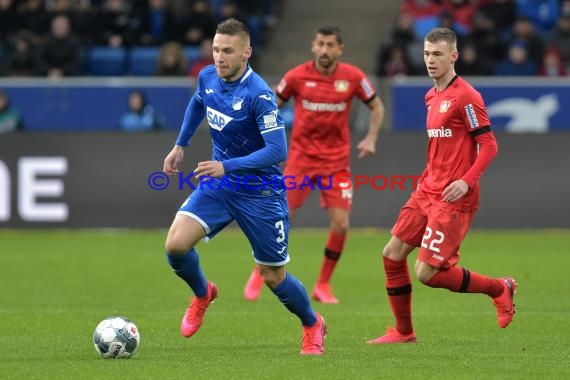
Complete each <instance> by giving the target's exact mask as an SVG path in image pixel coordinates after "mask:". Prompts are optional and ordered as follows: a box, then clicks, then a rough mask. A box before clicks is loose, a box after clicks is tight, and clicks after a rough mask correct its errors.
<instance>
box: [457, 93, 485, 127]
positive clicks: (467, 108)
mask: <svg viewBox="0 0 570 380" xmlns="http://www.w3.org/2000/svg"><path fill="white" fill-rule="evenodd" d="M459 113H460V116H461V118H462V119H463V125H465V128H466V129H467V132H469V133H472V132H479V130H480V129H483V128H487V129H489V126H490V125H491V122H490V121H489V116H488V115H487V109H486V107H485V103H484V102H483V97H482V96H481V94H479V93H478V92H476V91H473V92H467V93H465V94H464V95H463V96H462V97H461V104H460V107H459Z"/></svg>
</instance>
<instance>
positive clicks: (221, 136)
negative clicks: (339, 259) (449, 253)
mask: <svg viewBox="0 0 570 380" xmlns="http://www.w3.org/2000/svg"><path fill="white" fill-rule="evenodd" d="M251 53H252V48H251V47H250V37H249V31H248V29H247V27H246V26H245V25H244V24H243V23H241V22H239V21H237V20H235V19H228V20H226V21H223V22H221V23H220V24H219V25H218V28H217V29H216V34H215V36H214V40H213V55H214V62H215V64H214V65H210V66H206V67H205V68H204V69H203V70H202V71H201V72H200V74H199V75H198V83H197V87H196V92H195V93H194V95H193V96H192V98H191V99H190V102H189V104H188V107H187V109H186V113H185V114H184V121H183V123H182V126H181V129H180V134H179V136H178V139H177V140H176V145H175V146H174V148H173V149H172V151H171V152H170V153H169V154H168V156H167V157H166V158H165V160H164V172H165V173H167V174H169V175H174V174H176V173H177V172H178V171H179V168H180V163H181V162H182V159H183V157H184V155H183V148H184V147H186V146H188V145H189V142H190V138H191V137H192V135H193V134H194V132H195V131H196V129H197V128H198V126H199V124H200V122H201V121H202V119H203V118H204V117H206V118H207V120H208V124H209V126H210V135H211V137H212V141H213V152H212V160H211V161H204V162H199V163H198V166H197V168H196V169H195V170H194V175H195V176H196V177H197V178H199V179H200V182H201V185H200V186H198V188H197V190H195V191H194V192H193V193H192V194H190V196H189V197H188V199H187V200H186V201H185V202H184V203H183V204H182V206H181V207H180V209H179V210H178V213H177V214H176V217H175V219H174V222H173V223H172V226H171V227H170V231H169V232H168V237H167V238H166V255H167V258H168V262H169V263H170V265H171V267H172V268H173V269H174V272H175V273H176V274H177V275H178V276H179V277H180V278H182V279H183V280H184V281H185V282H186V283H187V284H188V285H189V286H190V288H191V289H192V291H193V293H194V297H193V298H192V302H191V304H190V306H188V309H187V310H186V313H185V314H184V317H183V319H182V324H181V326H180V330H181V332H182V335H183V336H185V337H191V336H192V335H194V334H195V333H196V332H197V331H198V329H199V328H200V325H201V324H202V321H203V319H204V314H205V312H206V309H207V308H208V306H209V305H210V303H211V302H212V301H213V300H214V299H215V298H216V296H217V294H218V289H217V288H216V285H214V284H213V283H212V282H210V281H207V280H206V277H205V275H204V273H203V272H202V268H201V267H200V263H199V257H198V253H197V251H196V249H195V248H194V247H195V245H196V244H197V243H198V242H199V241H200V239H202V238H205V237H207V238H212V237H213V236H214V235H216V234H217V233H218V232H220V231H221V230H222V229H223V228H224V227H226V226H227V225H228V224H229V223H230V222H232V221H233V220H235V221H236V222H237V223H238V225H239V226H240V228H241V229H242V231H243V232H244V233H245V235H246V236H247V238H248V240H249V242H250V244H251V246H252V250H253V258H254V260H255V262H256V263H257V264H258V265H259V267H260V270H261V275H262V276H263V279H264V281H265V284H267V286H268V287H269V288H270V289H271V291H272V292H273V293H274V294H275V295H276V296H277V298H279V301H281V302H282V303H283V305H284V306H285V307H286V308H287V309H288V310H289V311H290V312H292V313H293V314H295V315H297V317H299V319H300V320H301V324H302V326H303V340H302V349H301V354H303V355H321V354H323V353H324V338H325V335H326V333H327V327H326V324H325V321H324V319H323V317H322V316H321V315H320V314H319V313H316V312H315V311H314V310H313V309H312V307H311V304H310V301H309V297H308V294H307V291H306V290H305V287H304V286H303V284H302V283H301V282H300V281H299V280H297V279H296V278H295V277H293V275H291V274H290V273H287V272H286V271H285V264H286V263H287V262H289V254H288V252H287V243H288V234H289V214H288V208H287V200H286V196H285V187H284V184H283V181H282V179H281V169H280V167H279V162H281V161H284V160H285V159H286V157H287V140H286V138H285V129H284V123H283V119H282V118H281V115H280V113H279V110H278V107H277V104H276V102H275V97H274V94H273V92H272V91H271V89H270V87H269V86H268V85H267V83H266V82H265V81H264V80H263V79H262V78H261V77H260V76H259V75H257V74H256V73H255V72H253V70H252V69H251V67H250V66H249V65H248V59H249V58H250V57H251ZM268 178H271V179H272V180H271V181H267V179H268ZM204 179H207V180H208V181H207V182H203V180H204Z"/></svg>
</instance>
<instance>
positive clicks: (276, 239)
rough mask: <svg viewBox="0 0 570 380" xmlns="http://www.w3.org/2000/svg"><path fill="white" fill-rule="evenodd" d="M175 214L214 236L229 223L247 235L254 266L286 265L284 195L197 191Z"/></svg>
mask: <svg viewBox="0 0 570 380" xmlns="http://www.w3.org/2000/svg"><path fill="white" fill-rule="evenodd" d="M177 214H181V215H186V216H189V217H190V218H192V219H194V220H196V221H197V222H198V223H200V224H201V225H202V227H204V230H205V231H206V235H207V236H208V238H212V237H214V236H215V235H216V234H217V233H218V232H220V231H221V230H222V229H224V228H225V227H226V226H227V225H228V224H230V223H231V222H232V221H234V220H235V221H236V222H237V224H238V225H239V226H240V228H241V230H242V231H243V232H244V233H245V235H246V236H247V239H248V240H249V243H250V244H251V247H252V249H253V259H254V260H255V262H256V263H258V264H262V265H268V266H281V265H285V264H286V263H288V262H289V260H290V258H289V253H288V252H287V244H288V242H289V211H288V206H287V198H286V195H285V192H282V193H281V194H275V193H273V194H271V195H267V196H261V195H252V194H246V193H240V192H236V191H232V190H228V189H208V188H198V189H197V190H195V191H194V192H193V193H192V194H190V195H189V196H188V198H187V199H186V201H185V202H184V203H183V204H182V206H180V209H179V210H178V213H177Z"/></svg>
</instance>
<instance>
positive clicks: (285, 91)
mask: <svg viewBox="0 0 570 380" xmlns="http://www.w3.org/2000/svg"><path fill="white" fill-rule="evenodd" d="M294 75H295V74H294V71H292V70H289V71H288V72H287V73H285V75H284V76H283V78H281V80H280V81H279V84H278V85H277V90H276V91H275V92H276V94H277V96H278V97H280V98H281V99H283V100H284V101H287V100H289V99H291V97H292V96H295V76H294Z"/></svg>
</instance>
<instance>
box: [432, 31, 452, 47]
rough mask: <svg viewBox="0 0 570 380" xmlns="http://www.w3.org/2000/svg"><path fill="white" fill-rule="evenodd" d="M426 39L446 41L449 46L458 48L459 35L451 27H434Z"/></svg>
mask: <svg viewBox="0 0 570 380" xmlns="http://www.w3.org/2000/svg"><path fill="white" fill-rule="evenodd" d="M425 40H426V41H428V42H431V43H436V42H439V41H445V42H447V44H448V45H449V46H451V47H455V48H457V36H456V35H455V32H454V31H453V30H451V29H449V28H434V29H432V30H431V31H430V32H429V33H428V34H427V35H426V37H425Z"/></svg>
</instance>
